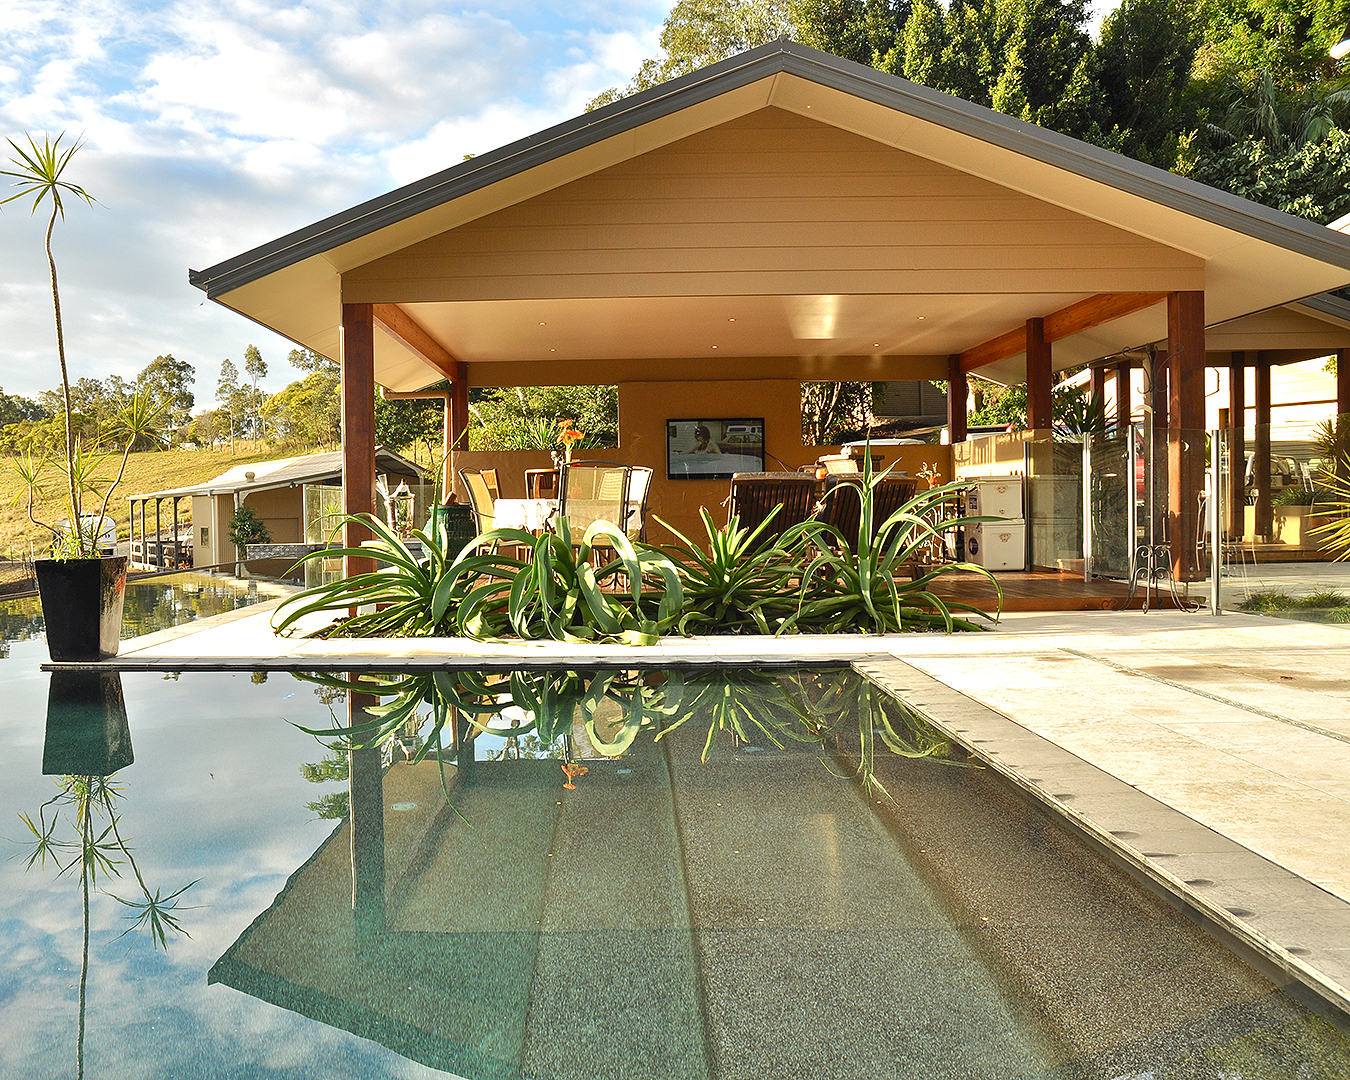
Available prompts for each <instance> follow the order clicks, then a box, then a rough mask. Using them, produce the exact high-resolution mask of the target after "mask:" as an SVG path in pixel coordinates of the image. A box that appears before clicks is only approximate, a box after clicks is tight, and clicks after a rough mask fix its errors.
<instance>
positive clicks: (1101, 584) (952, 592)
mask: <svg viewBox="0 0 1350 1080" xmlns="http://www.w3.org/2000/svg"><path fill="white" fill-rule="evenodd" d="M994 577H995V578H997V579H998V583H999V587H1000V588H1002V589H1003V610H1004V611H1110V610H1124V608H1125V607H1126V606H1128V607H1129V608H1132V609H1133V608H1140V607H1143V604H1144V598H1143V595H1142V590H1141V593H1140V595H1138V596H1135V597H1134V598H1133V599H1132V600H1130V602H1129V604H1128V605H1126V603H1125V601H1126V597H1128V596H1129V593H1130V587H1129V584H1128V583H1126V582H1123V581H1110V580H1105V579H1102V578H1094V579H1093V580H1092V581H1084V580H1083V575H1082V574H1071V573H1065V572H1062V571H1056V570H1018V571H1005V572H1003V573H996V574H995V575H994ZM1192 588H1193V589H1194V587H1192ZM933 591H934V592H935V593H937V595H938V596H940V597H942V598H943V599H944V600H959V601H962V602H964V603H967V604H974V605H976V606H977V607H981V608H984V609H986V610H988V611H990V612H992V611H993V610H994V608H995V606H996V605H997V595H996V593H995V591H994V587H993V586H992V585H991V584H990V583H989V580H988V579H987V578H985V577H984V576H982V575H980V574H972V573H968V572H960V571H958V572H956V573H951V574H944V575H943V576H942V577H940V578H938V580H937V581H936V582H935V583H934V586H933ZM1150 606H1151V607H1157V606H1160V607H1173V606H1175V605H1174V604H1173V601H1172V598H1171V596H1170V595H1169V593H1168V591H1167V589H1166V588H1165V587H1164V589H1163V591H1162V594H1161V596H1160V597H1159V598H1158V599H1157V600H1155V601H1154V602H1153V603H1151V604H1150Z"/></svg>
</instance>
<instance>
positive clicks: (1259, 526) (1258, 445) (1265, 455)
mask: <svg viewBox="0 0 1350 1080" xmlns="http://www.w3.org/2000/svg"><path fill="white" fill-rule="evenodd" d="M1252 487H1254V488H1256V528H1255V532H1256V535H1257V536H1259V537H1262V538H1263V539H1266V540H1269V539H1270V534H1271V532H1273V531H1274V528H1275V511H1274V509H1273V504H1272V503H1271V501H1270V356H1269V355H1268V354H1267V353H1263V352H1259V353H1257V354H1256V439H1255V442H1254V443H1253V445H1252Z"/></svg>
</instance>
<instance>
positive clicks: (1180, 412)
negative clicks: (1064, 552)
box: [1167, 291, 1205, 581]
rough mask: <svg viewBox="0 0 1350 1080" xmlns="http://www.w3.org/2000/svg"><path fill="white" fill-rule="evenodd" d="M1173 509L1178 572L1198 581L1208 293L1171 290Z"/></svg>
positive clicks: (1169, 422) (1169, 501)
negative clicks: (1197, 557) (1197, 547)
mask: <svg viewBox="0 0 1350 1080" xmlns="http://www.w3.org/2000/svg"><path fill="white" fill-rule="evenodd" d="M1167 354H1168V357H1167V435H1168V438H1167V488H1168V491H1167V509H1168V530H1169V531H1168V537H1169V541H1170V543H1171V546H1172V576H1173V577H1174V578H1175V579H1176V580H1177V581H1194V580H1197V579H1198V578H1199V577H1200V576H1201V571H1200V570H1199V569H1198V567H1197V559H1196V544H1197V541H1198V540H1199V536H1200V534H1199V532H1198V527H1199V521H1200V518H1199V514H1200V501H1199V496H1200V493H1201V492H1202V491H1203V490H1204V486H1205V435H1204V428H1205V294H1204V293H1203V292H1198V291H1197V292H1173V293H1168V294H1167Z"/></svg>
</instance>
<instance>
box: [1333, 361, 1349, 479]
mask: <svg viewBox="0 0 1350 1080" xmlns="http://www.w3.org/2000/svg"><path fill="white" fill-rule="evenodd" d="M1334 423H1335V428H1334V429H1333V430H1334V431H1335V434H1336V475H1337V476H1339V477H1340V478H1341V479H1342V480H1346V479H1350V476H1347V473H1350V463H1348V462H1347V461H1346V455H1347V454H1350V349H1339V350H1337V352H1336V419H1335V421H1334Z"/></svg>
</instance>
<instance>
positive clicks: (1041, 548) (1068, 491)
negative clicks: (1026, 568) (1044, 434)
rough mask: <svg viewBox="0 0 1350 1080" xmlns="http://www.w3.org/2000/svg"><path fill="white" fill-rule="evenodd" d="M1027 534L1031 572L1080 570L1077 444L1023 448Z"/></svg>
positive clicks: (1040, 444)
mask: <svg viewBox="0 0 1350 1080" xmlns="http://www.w3.org/2000/svg"><path fill="white" fill-rule="evenodd" d="M1026 469H1027V473H1026V483H1027V488H1026V528H1027V533H1028V552H1029V554H1030V558H1031V566H1032V568H1034V569H1046V570H1072V571H1077V572H1079V573H1081V572H1082V569H1083V444H1082V441H1081V438H1075V439H1074V440H1073V441H1067V440H1059V439H1055V440H1041V441H1037V442H1031V443H1028V444H1027V450H1026Z"/></svg>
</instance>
